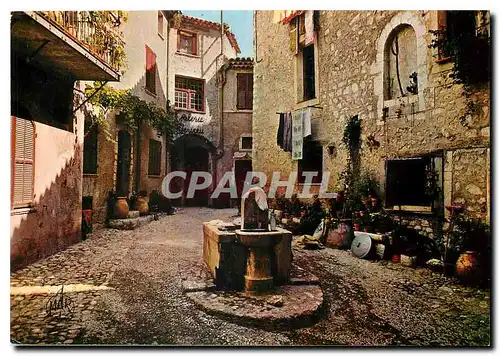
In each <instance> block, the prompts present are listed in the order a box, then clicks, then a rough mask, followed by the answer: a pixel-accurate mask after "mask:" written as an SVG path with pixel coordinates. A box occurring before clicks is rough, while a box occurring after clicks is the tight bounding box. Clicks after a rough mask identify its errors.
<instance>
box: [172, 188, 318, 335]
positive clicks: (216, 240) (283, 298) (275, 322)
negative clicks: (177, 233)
mask: <svg viewBox="0 0 500 356" xmlns="http://www.w3.org/2000/svg"><path fill="white" fill-rule="evenodd" d="M236 220H239V219H236ZM236 220H235V222H233V223H227V222H223V221H220V220H216V221H211V222H205V223H203V262H204V263H203V264H200V265H198V264H194V263H192V262H190V263H187V264H186V265H184V266H182V265H179V273H180V275H181V280H182V284H183V289H184V292H185V293H186V296H187V297H188V298H190V299H191V300H192V301H193V302H194V303H195V305H196V306H197V307H199V308H201V309H203V310H205V311H206V312H208V313H211V314H215V315H218V316H222V317H225V318H228V319H230V320H232V321H234V322H237V323H250V324H252V325H255V324H256V323H257V324H259V326H260V327H264V328H265V327H280V326H282V325H286V327H290V326H296V325H299V324H300V325H303V324H304V323H309V322H311V321H312V320H313V319H314V318H315V316H317V311H318V310H319V308H320V306H321V305H322V304H323V292H322V290H321V287H320V286H319V280H318V278H317V277H316V276H314V275H312V274H311V273H308V272H306V271H304V270H303V269H301V268H300V267H298V266H293V265H292V234H291V232H290V231H287V230H285V229H282V228H280V227H275V224H274V221H272V219H270V214H269V209H268V204H267V197H266V194H265V192H264V190H263V189H262V188H258V187H252V188H250V189H249V190H248V192H247V193H246V194H245V195H244V196H243V197H242V202H241V220H240V221H239V222H236ZM270 220H271V221H270Z"/></svg>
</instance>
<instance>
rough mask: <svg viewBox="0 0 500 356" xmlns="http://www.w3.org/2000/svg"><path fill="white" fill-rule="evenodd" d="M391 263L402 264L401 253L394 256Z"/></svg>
mask: <svg viewBox="0 0 500 356" xmlns="http://www.w3.org/2000/svg"><path fill="white" fill-rule="evenodd" d="M391 262H392V263H401V255H400V254H399V253H394V254H392V258H391Z"/></svg>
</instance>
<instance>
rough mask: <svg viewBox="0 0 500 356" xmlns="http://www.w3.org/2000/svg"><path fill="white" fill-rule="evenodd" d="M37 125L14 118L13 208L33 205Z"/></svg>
mask: <svg viewBox="0 0 500 356" xmlns="http://www.w3.org/2000/svg"><path fill="white" fill-rule="evenodd" d="M34 167H35V125H34V123H33V122H32V121H30V120H25V119H21V118H18V117H12V172H11V174H12V192H11V200H12V207H13V208H24V207H29V206H32V205H33V187H34V173H35V169H34Z"/></svg>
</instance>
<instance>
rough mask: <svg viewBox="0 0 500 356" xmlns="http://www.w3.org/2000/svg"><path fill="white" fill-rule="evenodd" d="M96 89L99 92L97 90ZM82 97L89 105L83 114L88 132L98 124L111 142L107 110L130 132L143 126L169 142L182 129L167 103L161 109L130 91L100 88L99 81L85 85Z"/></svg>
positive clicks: (111, 134)
mask: <svg viewBox="0 0 500 356" xmlns="http://www.w3.org/2000/svg"><path fill="white" fill-rule="evenodd" d="M101 86H102V88H101ZM99 88H101V89H100V90H98V89H99ZM85 95H86V97H87V98H89V102H90V103H91V104H92V106H93V109H92V110H89V111H87V115H86V119H87V120H88V121H90V125H89V129H90V128H91V127H92V126H93V125H99V126H100V127H101V128H102V129H103V131H104V132H105V134H106V137H107V139H108V140H111V141H113V140H114V134H113V133H112V132H110V128H109V123H108V121H107V119H106V118H107V115H108V114H109V113H110V112H111V111H115V112H116V114H117V117H119V118H120V119H121V120H123V123H124V124H125V126H126V127H127V128H128V129H129V130H131V131H133V130H138V129H139V128H140V127H141V125H142V124H143V123H144V124H148V125H150V126H151V127H153V128H154V129H156V130H157V131H158V132H159V133H161V134H165V135H166V137H167V139H168V140H171V139H172V137H173V136H175V135H176V134H178V133H179V132H180V131H181V130H182V127H183V126H182V123H181V122H180V120H179V119H178V118H177V115H176V114H175V111H174V110H173V108H172V107H171V106H170V102H167V105H166V106H165V109H163V108H160V107H158V106H157V105H156V103H154V102H146V101H145V100H142V99H141V98H139V97H138V96H136V95H133V94H132V92H131V90H130V89H115V88H112V87H110V86H109V85H104V86H103V84H102V83H101V82H94V84H93V85H87V86H86V88H85Z"/></svg>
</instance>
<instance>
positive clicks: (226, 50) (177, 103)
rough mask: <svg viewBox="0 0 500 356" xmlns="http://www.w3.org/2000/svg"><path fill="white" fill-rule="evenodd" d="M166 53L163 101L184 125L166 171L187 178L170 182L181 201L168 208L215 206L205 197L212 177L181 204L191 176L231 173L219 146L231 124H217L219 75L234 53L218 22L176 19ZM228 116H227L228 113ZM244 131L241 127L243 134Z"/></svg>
mask: <svg viewBox="0 0 500 356" xmlns="http://www.w3.org/2000/svg"><path fill="white" fill-rule="evenodd" d="M172 23H175V20H174V21H172ZM167 51H168V69H167V72H168V76H167V78H168V79H167V80H168V85H167V86H168V97H169V98H170V100H171V102H172V104H173V105H174V107H175V110H176V112H177V115H178V117H179V118H180V120H181V122H182V123H183V126H184V131H183V133H182V134H180V135H179V137H175V139H174V142H172V143H171V145H170V148H169V151H168V155H169V158H168V162H169V171H185V172H186V173H187V177H186V179H184V181H181V180H176V179H174V180H173V182H172V184H173V185H177V188H172V191H176V190H178V189H181V187H182V186H184V188H185V189H184V194H183V196H182V198H180V199H178V200H176V201H174V204H181V205H186V204H187V205H190V204H192V205H217V202H213V201H212V199H211V198H210V195H211V193H212V192H213V190H214V189H215V187H216V184H217V179H216V178H215V179H212V182H211V184H210V186H209V187H207V188H206V189H205V190H203V191H198V192H197V193H196V194H195V196H194V198H192V199H186V197H185V195H186V191H187V182H189V180H190V177H191V174H192V172H193V171H205V172H209V173H210V174H211V176H212V177H217V172H218V171H220V172H221V171H222V170H223V168H224V169H228V168H229V170H230V169H231V165H232V160H227V159H226V158H225V155H226V151H225V149H226V146H225V144H226V143H228V141H229V140H232V137H231V134H232V131H231V129H230V131H227V130H225V129H224V128H225V127H230V126H231V125H230V124H224V128H222V125H223V123H222V119H221V117H222V115H221V108H222V105H221V103H222V100H223V96H224V93H223V91H224V92H226V94H225V98H229V99H230V98H231V97H230V96H228V94H227V85H226V86H223V85H222V81H221V80H222V76H221V74H220V73H221V70H222V68H223V67H224V66H225V64H226V63H227V62H228V60H229V59H231V58H235V57H236V55H237V54H238V53H239V52H240V49H239V46H238V43H237V41H236V38H235V37H234V34H233V33H232V32H231V31H230V30H229V28H228V27H227V25H225V26H224V29H222V28H221V25H220V23H215V22H212V21H207V20H202V19H198V18H194V17H190V16H185V15H182V16H180V18H179V21H178V23H176V24H175V25H172V26H171V27H170V28H169V31H168V49H167ZM230 82H231V80H230ZM231 84H232V82H231ZM225 98H224V102H226V99H225ZM224 105H226V104H224ZM228 110H230V111H231V109H229V108H228ZM247 114H248V113H247ZM228 115H229V117H231V115H232V113H230V114H228ZM227 120H231V119H230V118H228V119H227ZM250 131H251V130H250V129H249V128H248V127H247V128H246V132H248V133H249V132H250ZM226 133H228V134H229V136H228V138H227V139H225V137H223V135H225V134H226ZM223 142H224V144H223ZM228 154H229V155H231V154H232V152H231V153H228ZM221 159H222V161H221ZM221 162H226V165H225V166H224V167H222V166H221Z"/></svg>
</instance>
